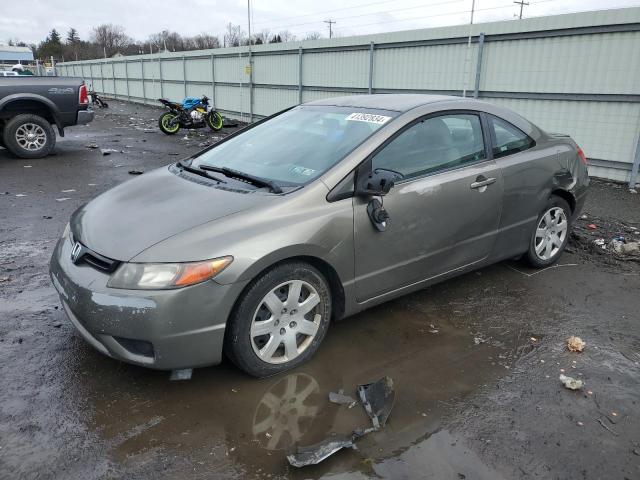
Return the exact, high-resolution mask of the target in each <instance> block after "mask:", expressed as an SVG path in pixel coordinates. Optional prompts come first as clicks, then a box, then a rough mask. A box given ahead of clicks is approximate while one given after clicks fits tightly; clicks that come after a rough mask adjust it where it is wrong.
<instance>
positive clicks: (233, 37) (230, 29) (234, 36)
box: [224, 22, 244, 47]
mask: <svg viewBox="0 0 640 480" xmlns="http://www.w3.org/2000/svg"><path fill="white" fill-rule="evenodd" d="M226 29H227V31H226V32H225V34H224V46H225V47H238V46H240V45H242V42H243V40H244V32H243V31H242V27H240V25H234V24H233V23H231V22H229V23H227V27H226Z"/></svg>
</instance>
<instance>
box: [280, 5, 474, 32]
mask: <svg viewBox="0 0 640 480" xmlns="http://www.w3.org/2000/svg"><path fill="white" fill-rule="evenodd" d="M464 1H465V0H446V1H443V2H438V3H431V4H429V5H417V6H413V7H406V8H395V9H393V10H380V11H377V12H369V13H359V14H358V15H348V16H346V17H337V18H336V19H337V20H346V19H349V18H359V17H368V16H371V15H380V14H384V13H396V12H403V11H406V10H415V9H416V8H431V7H437V6H441V5H449V4H452V3H461V2H464ZM371 5H373V4H371ZM317 23H319V22H318V20H314V21H308V22H302V23H294V24H289V25H282V26H280V27H278V28H277V29H278V30H282V29H284V28H288V27H300V26H302V25H313V24H317Z"/></svg>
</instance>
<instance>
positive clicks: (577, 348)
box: [567, 335, 586, 352]
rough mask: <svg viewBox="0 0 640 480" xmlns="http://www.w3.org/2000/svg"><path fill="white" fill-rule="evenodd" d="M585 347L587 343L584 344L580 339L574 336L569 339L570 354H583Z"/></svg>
mask: <svg viewBox="0 0 640 480" xmlns="http://www.w3.org/2000/svg"><path fill="white" fill-rule="evenodd" d="M585 346H586V343H584V341H583V340H582V339H581V338H580V337H576V336H575V335H572V336H570V337H569V338H567V348H568V349H569V351H570V352H582V350H584V347H585Z"/></svg>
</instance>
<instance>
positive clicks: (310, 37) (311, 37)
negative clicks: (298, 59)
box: [303, 32, 322, 40]
mask: <svg viewBox="0 0 640 480" xmlns="http://www.w3.org/2000/svg"><path fill="white" fill-rule="evenodd" d="M320 38H322V34H321V33H320V32H309V33H307V34H306V35H305V36H304V38H303V40H318V39H320Z"/></svg>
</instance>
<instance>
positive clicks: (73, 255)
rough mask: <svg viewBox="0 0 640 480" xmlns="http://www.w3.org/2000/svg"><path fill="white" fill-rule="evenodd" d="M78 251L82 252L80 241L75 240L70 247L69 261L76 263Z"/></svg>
mask: <svg viewBox="0 0 640 480" xmlns="http://www.w3.org/2000/svg"><path fill="white" fill-rule="evenodd" d="M80 253H82V245H81V244H80V242H76V243H74V244H73V248H72V249H71V261H72V262H73V263H76V262H77V261H78V259H79V258H80Z"/></svg>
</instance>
